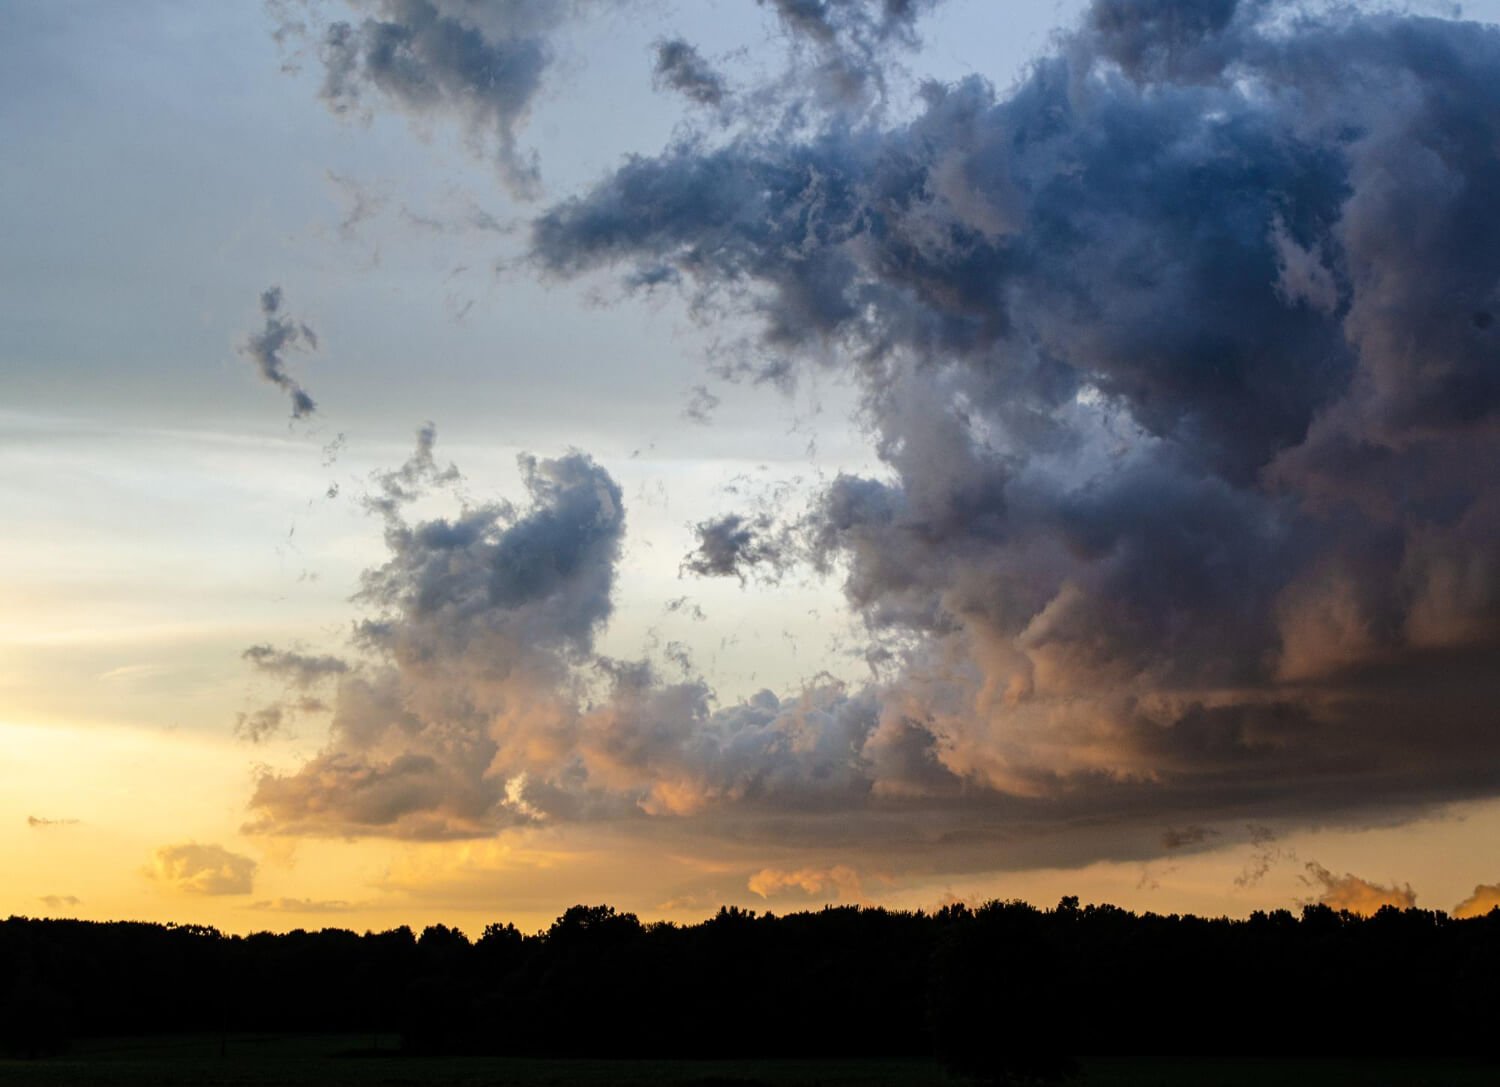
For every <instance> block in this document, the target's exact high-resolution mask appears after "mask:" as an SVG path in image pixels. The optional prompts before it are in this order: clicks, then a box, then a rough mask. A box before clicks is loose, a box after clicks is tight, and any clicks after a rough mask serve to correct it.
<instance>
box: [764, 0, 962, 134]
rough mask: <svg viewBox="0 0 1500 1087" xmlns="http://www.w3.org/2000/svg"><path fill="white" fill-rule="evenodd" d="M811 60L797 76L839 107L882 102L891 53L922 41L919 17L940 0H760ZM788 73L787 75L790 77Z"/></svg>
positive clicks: (825, 102)
mask: <svg viewBox="0 0 1500 1087" xmlns="http://www.w3.org/2000/svg"><path fill="white" fill-rule="evenodd" d="M760 2H761V4H762V5H763V6H765V7H768V8H770V9H771V10H772V11H774V12H775V13H776V17H777V19H778V21H779V22H780V24H781V27H782V29H783V31H784V32H785V34H786V36H787V38H788V40H789V41H790V43H791V45H792V47H793V49H794V50H797V51H801V52H803V53H805V54H806V59H805V60H804V61H803V63H802V65H800V66H799V68H800V70H799V69H798V68H794V74H798V75H801V76H802V78H803V79H804V80H805V81H806V82H807V83H808V85H809V86H810V88H811V90H812V91H813V102H814V103H816V104H818V105H820V106H822V107H824V108H830V109H834V110H840V111H846V110H851V109H860V108H863V107H866V106H868V105H871V104H882V103H883V102H884V99H885V97H886V93H887V86H886V70H887V65H888V54H889V52H890V51H891V50H892V49H893V48H897V47H902V48H911V47H914V46H915V45H916V44H917V34H916V24H917V20H918V19H919V18H920V17H921V16H922V15H923V14H924V13H925V12H926V11H927V10H928V9H930V8H932V7H934V6H936V0H760ZM785 78H786V77H783V80H785Z"/></svg>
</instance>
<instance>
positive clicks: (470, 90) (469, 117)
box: [319, 0, 565, 196]
mask: <svg viewBox="0 0 1500 1087" xmlns="http://www.w3.org/2000/svg"><path fill="white" fill-rule="evenodd" d="M365 6H366V7H368V8H371V9H373V10H374V12H375V15H374V17H369V18H364V19H362V20H360V21H359V22H358V23H349V22H342V21H341V22H335V23H332V24H330V25H329V26H328V27H327V28H326V29H325V31H324V34H323V41H322V45H321V48H320V49H319V55H320V58H321V59H322V61H323V87H322V90H321V92H320V97H321V98H322V99H323V101H324V103H325V104H326V105H327V106H328V108H329V109H330V110H331V111H332V112H333V113H334V114H335V115H337V116H347V115H355V116H360V115H368V110H367V107H366V103H367V101H368V100H370V99H376V100H378V101H380V102H381V103H382V104H383V105H387V106H390V107H393V108H394V109H396V110H397V111H398V112H401V113H405V114H406V115H407V116H408V117H410V118H411V119H412V120H413V121H416V122H418V123H421V122H423V121H424V120H426V119H428V118H432V117H435V116H442V115H447V116H451V117H453V118H455V119H457V120H459V121H460V122H461V123H462V125H463V128H464V130H465V133H466V135H467V136H468V138H469V139H470V141H471V142H472V143H473V144H474V145H475V146H476V148H477V147H482V146H484V145H486V144H490V143H493V144H494V145H496V146H495V151H496V165H497V167H498V168H499V171H500V175H501V177H502V179H503V180H504V181H505V183H506V184H507V185H508V186H509V187H510V189H511V191H512V192H513V193H515V194H516V195H518V196H527V195H531V194H533V193H534V192H535V191H536V188H537V186H538V184H539V177H538V173H537V165H536V162H535V160H534V158H533V157H532V156H530V155H527V154H524V153H523V152H521V151H520V150H519V149H518V147H517V146H516V134H517V131H518V129H519V128H521V126H522V125H523V124H524V123H525V120H526V116H527V114H528V113H529V112H530V108H531V103H532V100H533V99H534V98H535V96H536V94H537V92H538V90H539V89H540V87H541V83H542V75H543V73H544V72H545V70H546V68H547V64H548V61H549V59H550V54H551V48H550V45H549V41H548V33H549V31H550V30H551V29H552V26H553V24H554V23H555V22H557V21H558V20H559V19H560V17H561V15H562V14H563V13H564V8H565V5H559V4H545V3H543V4H537V3H505V4H472V3H456V2H454V0H377V2H375V3H372V4H369V5H365Z"/></svg>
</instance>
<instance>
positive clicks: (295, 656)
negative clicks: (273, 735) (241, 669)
mask: <svg viewBox="0 0 1500 1087" xmlns="http://www.w3.org/2000/svg"><path fill="white" fill-rule="evenodd" d="M240 656H241V657H242V658H243V659H244V660H247V661H249V662H250V663H251V665H253V666H254V667H255V669H256V671H258V672H264V673H266V674H267V675H272V676H275V677H277V678H278V679H281V680H284V681H285V682H286V683H287V684H288V685H290V686H292V687H295V688H297V689H298V690H307V689H308V688H309V687H313V686H316V685H317V684H319V683H321V682H323V681H324V680H326V679H331V678H333V677H336V676H341V675H344V674H346V673H347V672H348V671H349V664H348V662H346V661H344V660H342V659H340V658H339V657H335V656H332V655H329V654H308V653H298V652H295V651H292V650H282V649H276V648H275V647H273V646H269V645H264V644H262V645H252V646H251V647H250V648H249V649H246V650H245V651H244V652H243V653H241V654H240Z"/></svg>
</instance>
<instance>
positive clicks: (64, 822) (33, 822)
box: [26, 815, 78, 830]
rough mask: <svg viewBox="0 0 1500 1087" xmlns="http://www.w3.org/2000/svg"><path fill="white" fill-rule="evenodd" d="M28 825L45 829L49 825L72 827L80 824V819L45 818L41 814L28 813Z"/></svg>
mask: <svg viewBox="0 0 1500 1087" xmlns="http://www.w3.org/2000/svg"><path fill="white" fill-rule="evenodd" d="M26 825H27V826H28V827H34V828H35V829H37V830H44V829H46V828H47V827H71V826H77V825H78V820H77V819H43V818H42V817H41V816H40V815H28V816H27V817H26Z"/></svg>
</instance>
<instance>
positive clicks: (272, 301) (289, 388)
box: [240, 286, 318, 419]
mask: <svg viewBox="0 0 1500 1087" xmlns="http://www.w3.org/2000/svg"><path fill="white" fill-rule="evenodd" d="M260 313H261V317H262V318H264V323H263V324H262V325H261V329H260V331H259V332H252V333H251V334H250V335H249V336H247V337H246V338H245V342H244V343H242V344H241V345H240V354H242V355H245V356H246V357H247V358H249V359H250V361H251V362H253V363H255V368H256V369H257V370H259V371H260V376H261V377H262V378H263V379H264V380H265V381H267V382H269V383H270V384H272V385H275V386H276V387H277V388H278V389H280V390H282V391H283V392H285V393H286V394H287V396H289V397H290V398H291V401H292V418H293V419H304V418H306V417H307V416H309V415H311V414H313V412H315V411H317V410H318V405H317V404H316V403H315V402H314V401H313V398H312V397H311V396H309V395H307V392H306V391H305V390H304V389H303V388H302V385H301V383H300V382H298V381H297V379H296V378H294V377H292V375H291V374H289V373H287V369H286V353H287V351H289V350H292V349H295V348H299V347H303V346H305V347H307V348H309V349H311V350H313V351H316V350H317V349H318V334H317V333H316V332H314V331H313V330H312V328H311V327H310V326H308V325H307V324H306V323H304V322H302V321H298V320H294V319H293V318H290V317H287V316H284V314H283V312H282V296H281V288H280V287H275V286H272V287H267V288H266V289H265V290H263V291H261V293H260Z"/></svg>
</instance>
